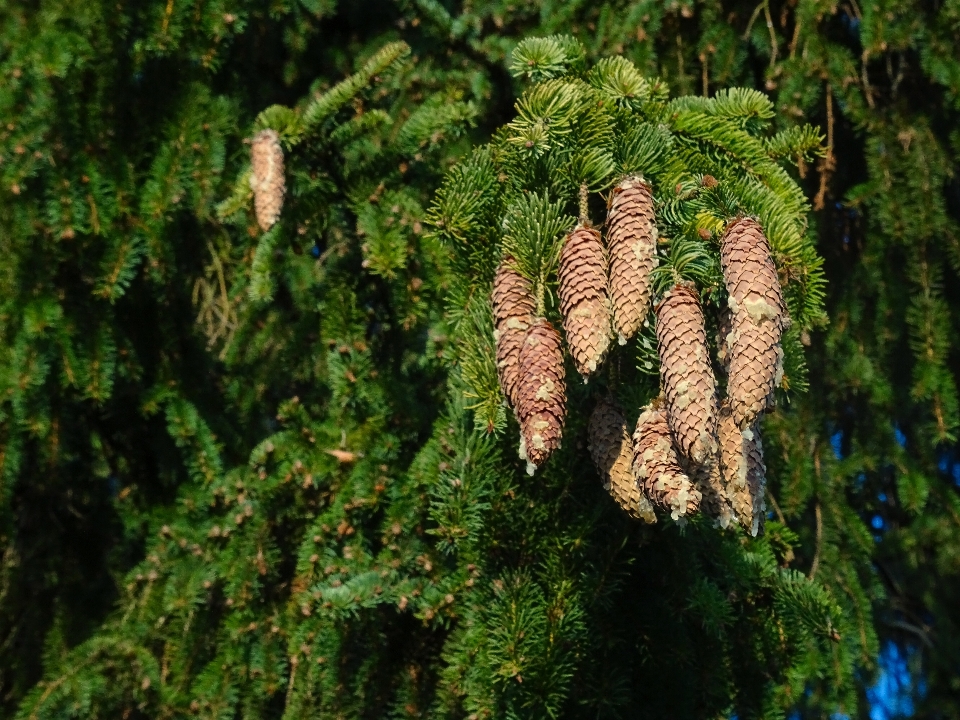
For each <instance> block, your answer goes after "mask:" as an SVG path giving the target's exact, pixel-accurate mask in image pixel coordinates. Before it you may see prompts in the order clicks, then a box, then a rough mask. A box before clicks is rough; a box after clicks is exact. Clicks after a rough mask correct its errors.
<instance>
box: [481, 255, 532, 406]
mask: <svg viewBox="0 0 960 720" xmlns="http://www.w3.org/2000/svg"><path fill="white" fill-rule="evenodd" d="M512 262H513V258H510V257H507V258H504V261H503V262H502V263H501V264H500V267H499V268H498V269H497V274H496V277H494V279H493V293H492V296H491V299H492V301H493V317H494V322H495V323H496V331H495V333H494V337H495V338H496V342H497V375H498V376H499V377H500V387H502V388H503V393H504V395H506V396H507V401H508V402H509V403H510V405H511V407H516V406H517V387H518V385H519V379H520V349H521V348H522V347H523V341H524V340H525V339H526V337H527V331H528V330H529V328H530V323H531V322H532V320H533V311H534V308H535V306H536V302H535V300H534V298H533V287H532V285H531V283H530V281H529V280H527V279H526V278H525V277H523V276H522V275H521V274H520V273H518V272H517V271H516V270H514V269H513V267H512Z"/></svg>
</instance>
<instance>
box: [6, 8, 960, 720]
mask: <svg viewBox="0 0 960 720" xmlns="http://www.w3.org/2000/svg"><path fill="white" fill-rule="evenodd" d="M555 33H560V34H569V35H572V36H574V37H575V38H576V39H577V40H579V42H580V43H582V46H583V48H584V54H583V57H582V62H583V64H584V67H592V66H594V64H595V63H596V62H597V61H598V60H599V59H600V58H603V57H608V56H623V57H624V58H627V59H629V60H631V61H633V63H635V65H636V66H637V68H639V70H640V71H641V72H642V73H643V74H644V75H645V76H647V77H648V78H654V77H659V78H661V79H662V81H663V85H664V87H665V88H669V90H670V91H671V92H672V94H674V95H710V96H714V95H715V94H716V93H717V91H719V90H721V89H725V88H728V87H731V86H745V87H753V88H757V89H760V90H763V91H764V92H766V93H768V94H769V95H770V97H771V99H772V100H773V103H774V110H775V116H774V118H773V120H772V122H773V125H774V129H776V130H780V131H786V132H787V133H790V132H794V133H800V131H799V130H791V129H792V128H799V127H800V126H801V125H802V124H804V123H810V124H813V125H817V126H819V127H820V128H821V132H822V134H823V135H824V136H825V142H824V148H823V153H822V157H820V158H818V159H811V160H810V161H809V162H806V161H803V160H801V161H800V162H799V166H798V167H796V168H795V169H794V170H792V173H793V174H794V177H795V178H796V179H797V180H798V181H799V182H800V183H801V184H802V186H803V187H804V189H805V190H806V192H807V195H808V197H809V198H810V199H811V202H812V206H813V213H812V214H811V215H810V218H809V222H810V227H811V228H812V232H814V233H815V237H816V239H817V250H818V252H819V253H820V255H822V256H823V258H824V265H823V270H824V273H825V275H826V278H827V281H828V282H827V285H826V296H825V302H826V314H827V317H828V318H829V322H828V323H826V324H821V325H819V326H817V327H815V328H814V327H811V329H810V330H808V331H806V332H804V333H803V334H800V335H799V337H798V338H797V340H798V341H799V342H800V343H801V344H802V345H804V346H807V349H806V359H807V363H808V365H809V373H808V383H809V390H808V391H807V392H805V393H795V394H793V395H791V397H790V400H789V403H783V402H782V403H781V406H780V408H779V409H778V410H777V411H776V412H775V413H773V414H771V415H770V416H768V418H767V419H766V420H765V441H766V447H767V459H768V465H769V466H770V470H769V473H768V476H769V478H770V481H771V487H770V490H771V498H772V499H773V500H775V506H774V507H775V510H774V515H773V519H772V520H771V521H770V522H769V523H768V530H767V534H766V536H764V537H763V538H760V539H757V540H746V539H744V538H743V537H742V536H741V535H738V534H735V533H722V532H720V531H718V530H714V529H712V528H711V527H709V525H708V524H707V523H700V522H698V523H692V524H691V525H690V526H688V527H687V528H686V531H685V532H683V533H681V532H679V531H678V530H677V528H676V527H672V526H668V525H666V524H661V525H662V526H656V527H654V528H647V527H638V526H637V525H636V524H634V523H632V522H629V521H628V519H627V518H625V517H623V516H622V515H621V513H620V512H619V510H618V509H617V508H616V507H615V505H614V504H613V503H612V502H611V501H610V499H609V498H608V497H607V496H606V495H605V494H604V492H603V491H602V489H601V488H600V486H599V482H598V481H597V479H596V477H595V474H594V472H593V469H592V467H590V466H589V462H588V460H587V459H586V453H585V447H583V446H581V447H579V448H578V444H580V443H582V442H583V438H584V424H585V418H586V413H585V411H581V412H578V413H574V414H573V415H572V416H571V420H570V423H569V425H568V429H567V432H566V439H567V442H566V443H565V448H564V456H563V457H562V458H559V457H558V458H555V459H554V460H553V461H551V463H549V464H548V466H547V467H546V468H545V471H543V472H541V473H538V474H537V476H536V477H534V478H533V479H529V478H527V477H526V476H525V474H524V473H523V468H522V464H521V463H520V462H519V461H518V460H516V459H515V448H514V440H513V435H512V434H511V433H503V434H496V433H495V434H488V433H487V428H486V422H477V417H479V414H478V413H477V412H475V409H468V408H467V407H466V406H468V405H473V404H474V401H475V400H476V398H473V399H471V398H465V396H464V393H463V389H464V385H465V384H466V385H468V386H470V383H469V382H467V380H469V377H470V372H473V371H474V370H476V371H477V372H481V373H482V372H483V368H476V367H474V368H473V369H471V367H469V366H467V365H464V364H463V362H462V360H463V359H464V358H469V357H477V356H478V355H477V353H475V352H472V351H471V352H468V350H471V348H470V338H471V337H474V336H473V335H470V334H469V333H468V334H467V335H463V334H459V335H458V334H457V333H458V326H457V324H456V322H453V321H455V320H456V317H457V316H456V313H451V312H450V310H451V309H456V308H457V307H459V308H463V307H464V303H454V302H451V297H454V298H456V297H460V296H459V295H458V293H457V287H458V285H457V282H458V280H462V278H463V277H464V275H465V268H464V266H463V258H462V256H461V255H458V254H457V253H456V252H452V248H451V246H450V243H449V241H448V242H447V243H446V244H444V240H445V238H444V236H443V232H438V231H437V230H438V226H437V224H436V221H437V219H438V210H437V209H436V208H435V210H434V211H433V213H432V214H431V212H430V208H431V206H432V204H433V203H434V198H435V193H436V191H437V190H438V189H439V188H440V187H441V185H442V182H443V176H444V173H445V171H447V170H448V169H449V168H450V167H451V166H452V165H453V164H454V163H455V162H456V161H457V160H460V159H462V158H464V157H466V156H467V155H468V154H469V152H470V149H471V147H472V146H473V144H480V143H483V142H486V141H488V140H489V139H490V137H491V135H492V133H494V131H495V130H496V129H497V128H498V127H499V126H501V125H503V124H504V123H507V122H509V121H511V120H512V119H513V118H514V111H513V103H514V101H515V100H516V98H517V97H519V95H520V93H521V92H522V91H523V90H524V88H525V87H528V85H527V84H526V83H527V82H528V81H525V80H523V79H522V78H514V77H513V76H512V75H511V74H510V53H511V52H512V51H513V50H514V48H515V47H516V45H517V43H518V42H519V41H520V40H521V39H522V38H524V37H528V36H531V35H539V36H547V35H551V34H555ZM0 37H2V41H0V42H2V45H0V47H2V50H0V120H2V122H3V123H4V124H3V126H2V127H0V227H2V231H0V243H2V256H0V257H2V260H0V283H2V291H0V292H2V295H0V547H2V552H3V557H2V569H0V714H3V715H4V716H12V717H23V718H34V717H36V718H40V717H43V718H48V717H49V718H53V717H117V716H121V717H149V718H156V717H179V716H200V717H281V716H284V717H301V716H303V717H306V716H310V717H340V716H342V717H416V716H422V717H427V716H429V717H446V716H450V717H470V716H474V717H518V718H527V717H546V716H550V717H558V716H562V717H579V716H590V717H597V716H601V717H616V716H622V717H637V716H644V717H647V716H649V717H665V716H676V717H714V716H716V717H722V716H729V715H731V714H733V713H736V714H737V716H738V717H741V718H745V717H782V716H784V715H785V714H790V713H794V712H796V713H799V715H800V716H801V717H820V716H824V715H829V714H831V713H834V712H840V713H844V714H846V715H849V716H851V717H855V716H865V715H866V714H867V712H868V705H867V702H866V689H867V688H868V687H870V686H871V684H872V677H873V673H874V672H875V670H876V661H877V657H878V655H879V653H880V648H881V645H882V644H883V643H887V642H893V643H896V644H898V645H899V646H900V647H901V648H904V649H907V650H909V653H908V655H907V656H908V657H909V658H910V660H909V661H910V663H911V664H912V668H911V669H912V671H913V672H914V673H915V674H916V676H917V677H922V678H923V685H924V688H925V689H924V692H923V694H922V696H921V695H920V693H919V692H917V694H916V697H915V698H914V701H915V710H916V712H917V714H918V715H920V716H923V717H931V718H933V717H953V716H956V715H957V714H958V713H960V611H958V609H957V608H960V580H958V578H960V493H958V482H960V481H958V478H960V457H958V456H957V431H958V426H960V405H958V399H957V388H956V371H957V350H958V347H957V344H956V343H955V342H954V339H953V337H954V335H955V334H956V330H957V323H958V321H960V317H958V307H960V297H958V296H957V294H956V291H955V290H954V287H955V282H953V281H954V279H955V278H956V273H957V272H958V271H960V244H958V242H960V238H958V230H957V217H958V213H960V184H958V180H957V178H956V175H955V168H956V165H957V162H958V158H960V131H958V130H957V127H958V122H957V120H958V109H960V105H958V103H960V52H958V50H957V48H958V47H960V45H958V41H960V4H958V3H957V2H951V1H942V2H936V3H931V2H919V1H917V2H896V3H893V2H879V1H874V0H863V1H862V2H855V1H854V0H850V2H840V3H835V2H825V1H822V0H820V1H817V0H796V1H795V2H784V3H780V2H774V1H773V0H765V1H764V2H761V3H759V4H756V3H753V2H748V3H741V2H714V1H712V0H705V1H704V2H701V3H696V4H694V3H676V2H671V3H661V2H643V1H640V2H630V1H629V0H621V1H611V2H590V3H585V2H532V1H531V2H523V1H521V0H513V1H512V2H507V1H504V2H498V1H497V0H490V1H489V2H479V1H476V2H463V3H459V2H457V3H455V2H439V1H438V0H409V1H406V0H398V1H397V2H387V1H384V2H374V1H370V2H362V3H360V2H356V3H353V2H343V3H337V2H334V1H333V0H321V1H320V2H301V3H293V2H282V1H280V2H274V3H271V4H270V5H265V4H262V3H252V2H245V1H244V0H236V1H235V2H220V1H219V0H216V1H210V2H207V1H201V2H198V3H194V4H191V5H188V4H181V3H179V2H177V1H176V0H168V1H167V2H154V1H152V0H150V1H145V2H142V3H136V4H121V5H116V4H110V3H106V2H103V1H102V0H87V2H83V3H75V2H69V1H68V0H43V1H42V2H19V1H17V0H14V1H11V2H7V3H6V4H5V5H4V12H3V14H2V25H0ZM564 57H566V55H565V56H564ZM571 57H572V56H571ZM578 57H579V56H578ZM580 61H581V60H580V59H578V60H577V62H580ZM514 69H517V70H523V67H522V63H521V67H519V68H514ZM561 70H562V68H560V67H558V68H555V69H554V70H552V72H559V71H561ZM348 77H349V78H351V79H349V80H347V81H346V82H344V83H343V84H340V85H338V84H337V83H341V82H342V81H344V79H345V78H348ZM268 108H269V109H268ZM265 126H269V127H273V128H274V129H277V130H278V131H280V133H281V138H282V140H283V142H284V145H285V149H286V151H287V183H288V188H289V189H288V197H287V202H286V205H285V209H284V213H283V214H282V216H281V217H282V219H281V222H280V223H279V224H278V225H277V226H275V228H274V229H272V230H271V231H270V232H268V233H266V234H262V233H261V232H260V231H259V229H258V228H257V227H256V224H255V222H254V220H253V218H252V215H251V213H250V210H249V207H250V204H249V198H248V197H246V191H245V188H246V187H247V186H246V184H245V182H244V175H243V174H244V172H245V168H246V166H247V164H248V160H247V153H248V150H247V146H246V145H245V144H244V139H245V138H249V137H251V136H252V135H253V132H254V131H255V130H257V129H259V128H260V127H265ZM785 137H786V136H785ZM796 137H799V135H797V136H796ZM774 150H775V148H774ZM448 182H452V181H448ZM436 207H437V208H439V205H438V206H436ZM448 240H449V239H448ZM798 334H799V333H798ZM480 354H481V355H482V353H480ZM465 378H466V380H465ZM494 406H495V404H494ZM493 409H494V410H495V407H494V408H493ZM489 420H491V421H492V422H493V424H494V425H497V422H498V421H497V418H496V417H491V418H489ZM916 688H917V686H916V685H915V686H914V689H915V690H916Z"/></svg>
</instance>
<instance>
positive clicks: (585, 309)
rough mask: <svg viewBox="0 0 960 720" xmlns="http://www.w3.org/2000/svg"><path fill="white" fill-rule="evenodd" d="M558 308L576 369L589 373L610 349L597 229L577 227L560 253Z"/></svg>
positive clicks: (602, 258) (604, 266)
mask: <svg viewBox="0 0 960 720" xmlns="http://www.w3.org/2000/svg"><path fill="white" fill-rule="evenodd" d="M557 275H558V279H559V281H560V312H561V313H562V314H563V329H564V331H565V332H566V335H567V345H569V346H570V354H571V355H572V356H573V361H574V364H576V366H577V370H578V371H579V372H580V374H581V375H582V376H583V377H584V379H586V378H588V377H589V376H590V373H592V372H594V371H595V370H596V369H597V368H598V367H599V366H600V363H602V362H603V358H604V356H605V355H606V354H607V350H609V349H610V300H609V298H608V297H607V258H606V253H605V251H604V248H603V242H602V241H601V239H600V233H599V232H597V231H596V230H594V229H593V228H588V227H582V226H581V227H578V228H577V229H576V230H574V231H573V232H572V233H570V234H569V235H568V236H567V239H566V241H565V242H564V244H563V250H562V251H561V253H560V268H559V270H558V272H557Z"/></svg>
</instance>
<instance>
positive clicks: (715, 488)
mask: <svg viewBox="0 0 960 720" xmlns="http://www.w3.org/2000/svg"><path fill="white" fill-rule="evenodd" d="M690 476H691V477H692V478H693V481H694V484H696V486H697V489H698V490H699V491H700V493H701V494H702V495H703V500H702V502H701V503H700V509H701V510H703V512H704V513H705V514H706V515H708V516H709V517H711V518H713V520H714V521H715V522H716V524H717V525H719V526H720V527H722V528H724V529H726V528H728V527H730V525H731V524H733V523H736V522H737V514H736V513H735V512H734V510H733V504H732V502H731V499H730V497H729V495H728V488H727V486H726V484H725V483H724V481H723V475H722V472H721V469H720V463H718V462H715V463H713V465H711V466H710V469H709V472H708V471H706V470H704V469H702V468H697V469H696V472H690Z"/></svg>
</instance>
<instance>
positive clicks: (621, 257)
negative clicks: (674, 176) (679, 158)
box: [607, 176, 657, 345]
mask: <svg viewBox="0 0 960 720" xmlns="http://www.w3.org/2000/svg"><path fill="white" fill-rule="evenodd" d="M607 223H608V226H609V230H608V231H607V242H608V243H609V247H610V299H611V300H612V302H613V326H614V329H615V330H616V331H617V334H618V336H619V341H620V344H621V345H623V344H625V343H626V342H627V340H629V339H630V338H631V337H633V336H634V335H635V334H636V332H637V330H638V329H639V328H640V323H642V322H643V320H644V318H645V317H646V316H647V313H648V312H649V311H650V273H651V271H652V270H653V269H654V268H655V267H656V266H657V226H656V223H655V218H654V214H653V195H652V194H651V192H650V186H649V185H647V184H646V183H645V182H644V181H643V179H641V178H640V177H637V176H630V177H626V178H624V179H623V180H621V181H620V184H619V185H617V186H616V187H615V188H614V189H613V198H612V200H611V203H610V211H609V212H608V214H607Z"/></svg>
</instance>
